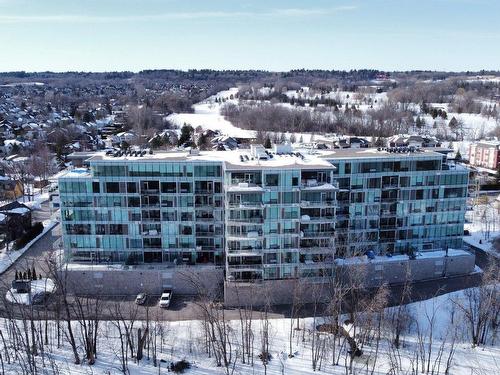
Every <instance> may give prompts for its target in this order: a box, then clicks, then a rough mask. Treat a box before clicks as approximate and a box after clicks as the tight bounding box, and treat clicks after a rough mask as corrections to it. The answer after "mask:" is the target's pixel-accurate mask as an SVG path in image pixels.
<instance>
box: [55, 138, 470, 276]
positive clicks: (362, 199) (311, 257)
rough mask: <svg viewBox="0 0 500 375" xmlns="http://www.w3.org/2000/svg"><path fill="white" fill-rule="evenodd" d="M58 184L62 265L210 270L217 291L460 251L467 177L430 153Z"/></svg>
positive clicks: (94, 168) (154, 165) (138, 169)
mask: <svg viewBox="0 0 500 375" xmlns="http://www.w3.org/2000/svg"><path fill="white" fill-rule="evenodd" d="M89 164H90V169H88V170H85V169H75V170H73V171H70V172H68V173H67V174H66V175H64V176H62V177H61V178H60V180H59V190H60V199H61V220H62V229H63V242H64V248H65V251H66V254H67V255H68V257H70V258H71V259H73V260H74V261H85V262H93V263H101V262H120V263H128V264H135V263H167V264H177V265H180V264H189V265H195V264H215V265H224V266H225V267H226V277H227V279H228V280H235V281H237V280H252V279H286V278H296V277H321V276H328V275H330V274H331V273H332V272H333V261H334V259H335V257H343V256H348V255H352V254H359V253H365V252H367V251H369V250H372V251H373V252H375V253H377V254H384V253H387V252H389V253H398V252H409V251H426V250H435V249H443V248H447V247H450V248H451V247H453V248H459V247H461V236H462V235H463V223H464V214H465V212H464V210H465V206H466V204H465V200H466V194H467V182H468V177H467V176H468V172H467V170H466V169H465V168H460V167H458V166H455V167H453V166H452V167H450V165H449V164H447V163H446V156H445V155H443V154H440V153H438V152H433V151H420V152H405V153H401V152H400V153H392V152H388V151H385V150H376V149H360V150H352V149H349V150H327V151H323V152H319V151H316V153H314V154H313V153H311V152H309V151H297V150H292V149H291V148H289V147H282V148H279V147H278V148H276V149H275V151H274V152H271V151H269V150H264V149H263V148H262V147H261V146H260V147H259V146H253V147H252V148H251V149H249V150H244V149H241V150H234V151H210V152H196V151H195V152H162V153H155V154H152V155H150V154H146V155H144V154H141V155H138V154H125V155H120V156H118V155H115V156H113V155H105V154H103V153H96V154H95V155H94V156H93V157H91V158H90V159H89Z"/></svg>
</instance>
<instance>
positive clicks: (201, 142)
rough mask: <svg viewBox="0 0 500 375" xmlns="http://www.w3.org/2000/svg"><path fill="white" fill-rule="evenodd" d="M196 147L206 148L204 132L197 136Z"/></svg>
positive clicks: (206, 141) (206, 142) (206, 138)
mask: <svg viewBox="0 0 500 375" xmlns="http://www.w3.org/2000/svg"><path fill="white" fill-rule="evenodd" d="M198 148H199V149H200V150H206V149H208V136H207V135H206V134H205V133H201V135H200V137H199V138H198Z"/></svg>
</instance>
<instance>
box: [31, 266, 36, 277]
mask: <svg viewBox="0 0 500 375" xmlns="http://www.w3.org/2000/svg"><path fill="white" fill-rule="evenodd" d="M31 278H32V280H36V279H37V277H36V271H35V267H33V272H31Z"/></svg>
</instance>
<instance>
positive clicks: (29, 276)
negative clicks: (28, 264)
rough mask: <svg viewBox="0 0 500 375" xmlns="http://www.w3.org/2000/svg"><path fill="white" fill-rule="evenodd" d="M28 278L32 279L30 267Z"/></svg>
mask: <svg viewBox="0 0 500 375" xmlns="http://www.w3.org/2000/svg"><path fill="white" fill-rule="evenodd" d="M27 279H28V280H31V269H29V268H28V278H27Z"/></svg>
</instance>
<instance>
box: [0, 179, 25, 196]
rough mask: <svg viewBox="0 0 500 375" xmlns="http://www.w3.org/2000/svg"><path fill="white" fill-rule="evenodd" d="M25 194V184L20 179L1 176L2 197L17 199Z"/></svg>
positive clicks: (0, 191)
mask: <svg viewBox="0 0 500 375" xmlns="http://www.w3.org/2000/svg"><path fill="white" fill-rule="evenodd" d="M22 195H23V186H22V184H21V182H20V181H16V180H13V179H11V178H9V177H5V176H0V199H4V200H11V199H17V198H19V197H21V196H22Z"/></svg>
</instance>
